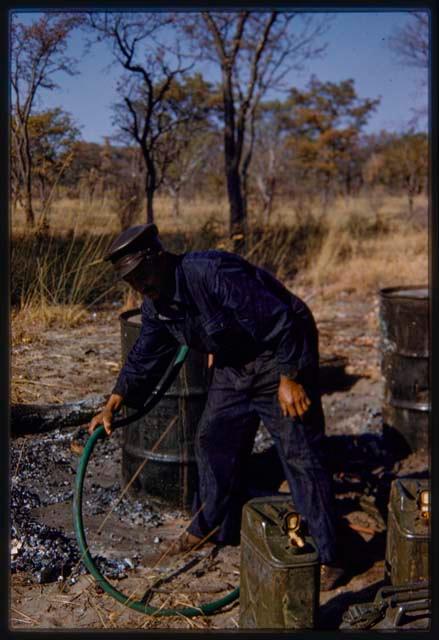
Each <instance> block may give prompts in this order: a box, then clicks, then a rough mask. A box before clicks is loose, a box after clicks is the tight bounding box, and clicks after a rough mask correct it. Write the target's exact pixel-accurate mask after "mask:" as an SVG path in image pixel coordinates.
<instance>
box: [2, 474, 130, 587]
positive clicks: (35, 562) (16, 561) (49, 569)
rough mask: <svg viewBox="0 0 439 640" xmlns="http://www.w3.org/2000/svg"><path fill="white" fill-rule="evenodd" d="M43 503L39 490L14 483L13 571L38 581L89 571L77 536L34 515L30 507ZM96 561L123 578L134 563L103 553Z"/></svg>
mask: <svg viewBox="0 0 439 640" xmlns="http://www.w3.org/2000/svg"><path fill="white" fill-rule="evenodd" d="M40 505H41V501H40V499H39V497H38V495H37V494H36V493H33V492H31V491H28V490H27V489H24V488H23V487H21V486H20V485H19V484H17V483H16V482H13V483H12V486H11V515H12V523H11V537H12V540H11V571H12V573H15V572H17V571H25V572H29V573H30V574H31V575H32V579H33V580H34V581H35V582H38V583H43V582H53V581H56V580H62V579H65V578H67V577H68V578H69V581H70V582H71V583H73V582H75V581H76V579H77V577H78V575H80V574H81V573H86V569H85V566H84V564H83V563H82V562H81V561H80V551H79V548H78V544H77V542H76V539H74V538H72V537H69V536H67V535H65V534H64V533H62V532H61V531H59V530H57V529H55V528H53V527H49V526H47V525H45V524H42V523H40V522H38V521H37V520H36V519H35V518H33V517H32V515H31V510H32V509H33V508H36V507H38V506H40ZM95 563H96V566H97V567H98V569H99V570H100V571H101V573H102V574H103V575H104V576H105V577H107V578H114V579H116V578H117V579H121V578H123V577H124V576H125V573H124V572H125V570H126V569H127V568H130V569H132V568H133V567H134V566H135V563H134V562H133V560H132V559H129V558H125V559H123V560H114V559H110V558H105V557H104V556H98V557H96V558H95Z"/></svg>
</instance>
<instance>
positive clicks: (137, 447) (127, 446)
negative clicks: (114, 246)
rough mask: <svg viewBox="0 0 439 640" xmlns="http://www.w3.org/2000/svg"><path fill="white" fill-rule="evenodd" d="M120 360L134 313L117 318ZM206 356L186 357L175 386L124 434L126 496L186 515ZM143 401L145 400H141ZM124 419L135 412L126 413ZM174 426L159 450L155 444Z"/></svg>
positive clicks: (137, 321) (136, 329)
mask: <svg viewBox="0 0 439 640" xmlns="http://www.w3.org/2000/svg"><path fill="white" fill-rule="evenodd" d="M120 323H121V342H122V359H123V361H124V362H125V360H126V358H127V356H128V353H129V351H130V349H131V347H132V346H133V345H134V343H135V341H136V339H137V337H138V335H139V333H140V327H141V314H140V310H139V309H134V310H130V311H126V312H125V313H122V314H121V315H120ZM207 382H208V378H207V356H206V355H205V354H201V353H197V352H195V351H190V352H189V354H188V356H187V358H186V361H185V363H184V365H183V366H182V368H181V370H180V372H179V374H178V376H177V378H176V380H175V381H174V382H173V384H172V385H171V387H170V388H169V389H168V391H167V392H166V393H165V394H164V396H163V398H162V399H161V401H160V402H159V403H158V405H157V406H156V407H155V408H154V409H152V411H150V412H149V413H147V414H146V415H145V416H144V417H143V418H140V419H139V420H136V421H135V422H133V423H132V424H130V425H128V426H127V427H125V428H124V429H123V435H122V475H123V479H124V482H125V483H128V482H129V481H130V480H131V479H132V477H133V475H134V474H135V473H136V471H137V470H138V469H139V467H140V466H141V465H142V468H141V471H140V472H139V473H138V475H137V476H136V477H135V479H134V481H133V483H132V485H131V487H130V491H131V493H132V494H137V495H139V493H140V494H143V495H147V496H149V497H152V498H155V499H157V500H158V501H160V502H161V503H163V504H165V505H167V506H170V507H174V508H179V509H182V510H185V511H188V510H189V509H190V507H191V504H192V498H193V494H194V492H195V489H196V486H197V467H196V462H195V455H194V440H195V432H196V428H197V425H198V422H199V420H200V418H201V414H202V412H203V409H204V406H205V403H206V398H207ZM145 399H146V398H145ZM124 411H125V415H130V414H132V413H134V410H132V409H129V408H125V409H124ZM172 421H173V422H174V424H173V426H172V428H171V429H170V430H169V433H168V434H167V435H166V436H165V437H164V439H163V440H162V442H161V443H160V445H159V447H157V449H156V450H154V451H153V450H152V449H153V447H154V444H155V443H156V442H157V440H158V439H159V437H160V436H161V435H162V433H163V432H164V431H165V429H166V428H167V427H168V425H169V424H170V423H171V422H172Z"/></svg>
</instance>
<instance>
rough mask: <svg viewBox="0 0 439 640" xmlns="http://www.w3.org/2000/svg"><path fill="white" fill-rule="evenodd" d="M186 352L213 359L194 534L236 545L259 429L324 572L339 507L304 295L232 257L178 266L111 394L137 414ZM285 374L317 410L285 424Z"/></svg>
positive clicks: (184, 258)
mask: <svg viewBox="0 0 439 640" xmlns="http://www.w3.org/2000/svg"><path fill="white" fill-rule="evenodd" d="M179 344H187V345H188V346H189V347H191V348H193V349H196V350H198V351H201V352H203V353H213V354H214V357H215V360H214V362H215V364H214V371H213V376H212V381H211V384H210V386H209V391H208V397H207V402H206V407H205V409H204V412H203V415H202V418H201V420H200V424H199V425H198V428H197V436H196V442H195V455H196V460H197V467H198V476H199V486H198V491H197V493H196V495H195V497H194V504H193V513H195V512H196V511H197V510H199V509H200V507H201V505H203V504H204V507H203V509H202V510H201V511H200V513H199V514H198V515H197V516H196V517H195V519H194V521H193V522H192V524H191V526H190V528H189V531H190V532H191V533H193V534H195V535H198V536H201V537H203V536H205V535H207V534H208V533H209V532H210V531H211V530H212V529H214V528H215V527H217V526H218V527H219V528H218V530H217V531H216V533H215V534H214V535H213V536H212V537H211V540H214V541H216V542H220V543H224V544H236V543H238V541H239V529H240V518H241V509H242V505H243V501H244V500H245V497H244V493H243V486H244V482H243V481H244V479H243V478H242V474H241V473H240V472H241V470H242V469H243V468H244V466H245V465H244V461H245V460H246V459H248V456H249V455H250V453H251V450H252V447H253V442H254V438H255V435H256V431H257V428H258V425H259V422H260V420H262V422H263V424H264V425H265V427H266V428H267V429H268V431H269V432H270V434H271V436H272V438H273V441H274V444H275V446H276V449H277V452H278V454H279V457H280V460H281V463H282V466H283V470H284V472H285V477H286V479H287V482H288V485H289V488H290V491H291V495H292V498H293V501H294V503H295V505H296V508H297V510H298V511H299V513H300V514H301V515H302V517H303V518H304V520H305V521H306V522H307V525H308V528H309V531H310V533H311V535H312V536H313V538H314V540H315V542H316V545H317V547H318V550H319V553H320V560H321V562H322V563H329V562H333V561H334V560H335V505H334V496H333V490H332V484H331V482H332V479H331V476H330V474H329V473H328V471H327V469H326V467H325V463H324V454H323V447H322V445H323V439H324V415H323V411H322V406H321V401H320V392H319V388H318V358H319V356H318V333H317V328H316V325H315V322H314V319H313V316H312V314H311V312H310V310H309V309H308V307H307V306H306V304H305V303H304V302H303V301H302V300H300V298H298V297H297V296H295V295H293V294H292V293H290V292H289V291H288V290H287V289H286V288H285V287H284V286H283V285H282V284H281V283H280V282H279V281H278V280H276V279H275V278H274V277H273V276H271V275H270V274H269V273H268V272H267V271H265V270H263V269H261V268H258V267H255V266H253V265H251V264H250V263H248V262H247V261H246V260H244V259H243V258H240V257H239V256H236V255H234V254H230V253H227V252H225V251H201V252H190V253H186V254H183V255H180V256H178V257H177V263H176V270H175V292H174V295H173V297H172V299H170V300H166V301H160V302H155V303H153V302H152V301H151V300H150V299H149V298H147V297H145V298H144V301H143V304H142V326H141V330H140V335H139V337H138V339H137V341H136V343H135V344H134V346H133V348H132V349H131V351H130V353H129V354H128V357H127V360H126V362H125V364H124V366H123V368H122V369H121V371H120V374H119V376H118V379H117V382H116V385H115V387H114V389H113V393H118V394H120V395H122V396H123V397H124V402H125V403H126V404H127V405H128V406H132V407H140V406H141V405H142V404H143V403H144V401H145V399H146V397H147V395H148V393H149V392H150V391H151V390H152V389H153V388H154V387H155V385H156V384H157V382H158V381H159V379H160V378H161V376H162V375H163V374H164V372H165V371H166V369H167V367H168V366H169V364H170V362H171V361H172V358H173V356H174V355H175V349H176V347H177V346H178V345H179ZM280 374H283V375H285V376H287V377H290V378H291V379H294V380H296V382H299V383H300V384H302V385H303V387H304V389H305V391H306V393H307V395H308V397H309V399H310V400H311V405H310V407H309V409H308V410H307V411H306V412H305V413H304V414H303V415H302V416H300V417H295V418H291V417H283V416H282V413H281V409H280V406H279V402H278V398H277V390H278V386H279V377H280Z"/></svg>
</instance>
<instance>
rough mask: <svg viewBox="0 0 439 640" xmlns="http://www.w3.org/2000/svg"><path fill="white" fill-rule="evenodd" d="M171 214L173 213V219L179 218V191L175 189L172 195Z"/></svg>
mask: <svg viewBox="0 0 439 640" xmlns="http://www.w3.org/2000/svg"><path fill="white" fill-rule="evenodd" d="M173 212H174V217H175V218H179V217H180V191H179V189H175V192H174V195H173Z"/></svg>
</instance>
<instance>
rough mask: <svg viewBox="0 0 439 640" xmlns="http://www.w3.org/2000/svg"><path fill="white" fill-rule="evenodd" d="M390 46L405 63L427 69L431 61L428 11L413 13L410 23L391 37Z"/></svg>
mask: <svg viewBox="0 0 439 640" xmlns="http://www.w3.org/2000/svg"><path fill="white" fill-rule="evenodd" d="M389 46H390V47H391V48H392V49H393V51H394V52H395V53H396V54H397V55H398V57H399V59H400V60H401V62H402V63H403V64H406V65H408V66H410V67H416V68H418V69H426V68H427V67H428V61H429V24H428V13H427V12H420V11H415V12H413V13H411V14H410V19H409V21H408V23H407V24H406V25H405V26H404V27H402V28H400V29H398V30H397V31H396V32H395V33H394V34H393V36H392V37H391V38H389Z"/></svg>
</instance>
